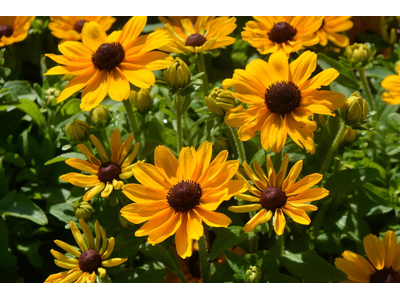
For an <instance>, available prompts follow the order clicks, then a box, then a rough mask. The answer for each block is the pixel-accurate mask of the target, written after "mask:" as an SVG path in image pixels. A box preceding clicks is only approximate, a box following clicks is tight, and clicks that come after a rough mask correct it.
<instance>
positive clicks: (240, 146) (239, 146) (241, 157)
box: [229, 127, 246, 163]
mask: <svg viewBox="0 0 400 300" xmlns="http://www.w3.org/2000/svg"><path fill="white" fill-rule="evenodd" d="M229 129H230V130H231V133H232V136H233V139H234V140H235V145H236V149H237V152H238V155H239V160H240V162H241V163H244V162H245V161H246V154H245V152H244V148H243V143H242V141H241V140H240V139H239V136H238V133H237V129H236V128H233V127H229Z"/></svg>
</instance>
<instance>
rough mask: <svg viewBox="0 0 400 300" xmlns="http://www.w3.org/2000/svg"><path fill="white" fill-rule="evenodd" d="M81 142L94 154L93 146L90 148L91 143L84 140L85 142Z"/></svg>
mask: <svg viewBox="0 0 400 300" xmlns="http://www.w3.org/2000/svg"><path fill="white" fill-rule="evenodd" d="M83 144H84V145H85V146H86V148H88V150H89V151H90V153H92V154H94V152H93V148H92V144H90V142H89V141H86V142H84V143H83Z"/></svg>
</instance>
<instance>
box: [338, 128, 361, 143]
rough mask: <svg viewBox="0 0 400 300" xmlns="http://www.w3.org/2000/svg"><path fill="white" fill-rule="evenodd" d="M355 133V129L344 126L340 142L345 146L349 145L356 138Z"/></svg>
mask: <svg viewBox="0 0 400 300" xmlns="http://www.w3.org/2000/svg"><path fill="white" fill-rule="evenodd" d="M356 135H357V130H354V129H351V128H346V131H345V132H344V134H343V137H342V140H341V141H340V144H341V145H342V146H345V147H347V146H351V145H352V144H353V143H354V141H355V140H356Z"/></svg>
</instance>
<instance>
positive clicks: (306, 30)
mask: <svg viewBox="0 0 400 300" xmlns="http://www.w3.org/2000/svg"><path fill="white" fill-rule="evenodd" d="M253 18H254V19H256V20H257V22H256V21H249V22H247V23H246V26H245V27H244V31H242V38H243V40H244V41H248V42H249V43H250V45H252V46H253V47H254V48H257V50H258V52H260V53H261V54H263V55H265V54H268V53H275V52H278V51H282V52H283V53H285V54H286V55H287V56H289V54H290V53H292V52H296V51H299V50H300V49H301V48H302V47H303V46H312V45H315V44H318V41H319V39H318V37H316V36H315V32H316V31H317V30H318V29H319V28H320V27H321V25H322V20H323V18H324V17H253Z"/></svg>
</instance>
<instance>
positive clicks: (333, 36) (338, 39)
mask: <svg viewBox="0 0 400 300" xmlns="http://www.w3.org/2000/svg"><path fill="white" fill-rule="evenodd" d="M350 18H351V17H324V20H323V21H322V26H321V27H320V28H319V29H318V31H317V32H316V33H315V36H317V37H319V43H320V44H321V45H322V46H326V45H327V44H328V40H329V41H331V42H332V43H334V44H335V45H337V46H339V47H346V46H347V45H348V44H349V38H348V37H347V36H345V35H343V34H339V32H345V31H347V30H349V29H350V28H352V27H353V22H352V21H350V20H349V19H350Z"/></svg>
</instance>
